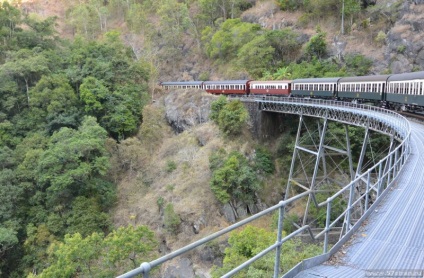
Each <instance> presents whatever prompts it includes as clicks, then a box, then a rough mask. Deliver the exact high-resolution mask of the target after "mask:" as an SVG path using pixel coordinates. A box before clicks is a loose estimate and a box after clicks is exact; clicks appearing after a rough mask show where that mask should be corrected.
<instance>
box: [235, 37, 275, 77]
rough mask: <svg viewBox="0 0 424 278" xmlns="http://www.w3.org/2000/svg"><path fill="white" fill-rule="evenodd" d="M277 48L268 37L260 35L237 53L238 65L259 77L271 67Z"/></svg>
mask: <svg viewBox="0 0 424 278" xmlns="http://www.w3.org/2000/svg"><path fill="white" fill-rule="evenodd" d="M274 53H275V49H274V48H273V47H272V46H271V45H270V44H269V42H268V41H267V39H266V37H264V36H258V37H256V38H254V39H253V40H251V41H250V42H248V43H246V44H245V45H244V46H242V47H241V48H240V50H239V51H238V53H237V62H236V63H237V66H238V67H239V68H241V69H243V70H245V71H247V72H248V73H249V74H250V75H251V76H253V77H255V78H257V77H260V76H261V75H262V73H263V72H264V71H265V70H266V69H267V68H268V67H269V64H270V62H271V61H272V58H273V55H274Z"/></svg>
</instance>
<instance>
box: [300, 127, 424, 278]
mask: <svg viewBox="0 0 424 278" xmlns="http://www.w3.org/2000/svg"><path fill="white" fill-rule="evenodd" d="M411 129H412V133H411V144H410V146H411V155H410V157H409V160H408V161H407V163H406V165H405V167H404V168H403V170H402V172H401V174H400V176H399V177H398V180H397V183H396V184H395V185H394V186H393V187H392V190H391V192H389V194H388V195H387V196H386V199H385V200H382V202H381V203H380V205H379V206H378V208H377V209H375V211H374V212H373V213H372V214H371V216H370V217H369V219H368V220H366V225H363V226H362V227H361V228H360V229H359V230H358V231H357V232H356V233H355V234H354V236H353V237H352V239H351V240H350V241H349V242H348V243H347V244H345V246H344V247H343V248H342V249H341V251H339V252H337V253H336V254H335V255H334V256H333V257H332V258H331V259H330V261H328V262H325V263H324V264H322V265H319V266H316V267H313V268H311V269H307V270H304V271H303V272H301V273H299V274H298V275H297V276H296V277H314V278H317V277H337V278H340V277H424V125H421V124H418V123H413V122H411ZM377 275H380V276H377Z"/></svg>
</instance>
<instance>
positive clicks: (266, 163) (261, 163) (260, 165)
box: [255, 147, 275, 174]
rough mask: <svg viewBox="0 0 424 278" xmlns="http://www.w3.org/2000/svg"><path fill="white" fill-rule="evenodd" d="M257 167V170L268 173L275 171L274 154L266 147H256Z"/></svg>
mask: <svg viewBox="0 0 424 278" xmlns="http://www.w3.org/2000/svg"><path fill="white" fill-rule="evenodd" d="M255 168H256V170H258V171H260V172H263V173H266V174H272V173H274V170H275V165H274V161H273V160H272V155H271V153H270V152H269V151H268V150H267V149H266V148H264V147H259V148H257V149H256V157H255Z"/></svg>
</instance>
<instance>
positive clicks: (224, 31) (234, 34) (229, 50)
mask: <svg viewBox="0 0 424 278" xmlns="http://www.w3.org/2000/svg"><path fill="white" fill-rule="evenodd" d="M260 29H261V27H260V26H259V25H258V24H252V23H246V22H242V21H241V19H239V18H236V19H228V20H226V21H225V22H224V23H222V25H221V26H220V28H219V30H218V31H216V32H215V33H214V34H213V35H212V37H211V39H210V41H206V40H205V39H207V38H208V37H210V35H208V34H207V33H205V32H203V39H204V44H205V48H206V53H207V55H208V56H209V57H210V58H218V59H219V60H220V61H226V60H228V59H234V58H235V57H236V56H237V53H238V51H239V49H240V48H241V47H243V46H244V45H245V44H246V43H248V42H250V41H251V40H253V39H254V38H255V36H257V33H258V31H260ZM209 32H210V31H209Z"/></svg>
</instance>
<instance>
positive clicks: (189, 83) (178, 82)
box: [160, 81, 203, 86]
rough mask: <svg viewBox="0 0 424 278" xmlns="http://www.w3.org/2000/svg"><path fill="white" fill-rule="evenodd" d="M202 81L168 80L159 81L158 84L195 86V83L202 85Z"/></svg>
mask: <svg viewBox="0 0 424 278" xmlns="http://www.w3.org/2000/svg"><path fill="white" fill-rule="evenodd" d="M202 83H203V81H169V82H161V83H160V84H161V85H162V86H172V85H175V86H184V85H186V86H195V85H202Z"/></svg>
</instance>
